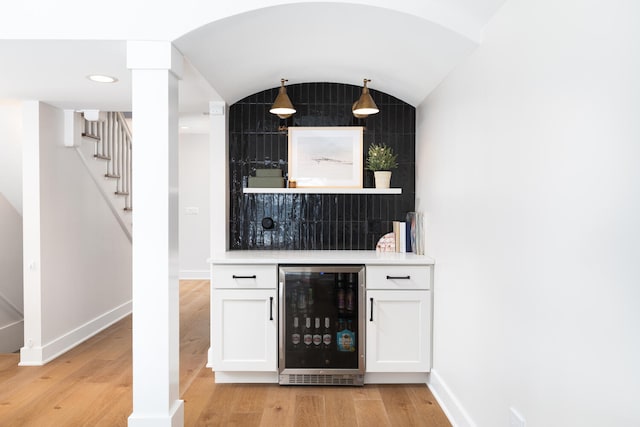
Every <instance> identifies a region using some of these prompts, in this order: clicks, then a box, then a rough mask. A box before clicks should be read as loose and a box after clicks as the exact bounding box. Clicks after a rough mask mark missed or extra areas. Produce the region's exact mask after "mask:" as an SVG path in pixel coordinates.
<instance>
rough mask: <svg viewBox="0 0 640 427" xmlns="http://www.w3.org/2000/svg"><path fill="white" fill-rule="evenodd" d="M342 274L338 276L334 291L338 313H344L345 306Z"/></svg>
mask: <svg viewBox="0 0 640 427" xmlns="http://www.w3.org/2000/svg"><path fill="white" fill-rule="evenodd" d="M343 280H344V274H342V273H339V274H338V290H337V291H336V305H337V306H338V313H340V314H342V313H344V306H345V291H344V281H343Z"/></svg>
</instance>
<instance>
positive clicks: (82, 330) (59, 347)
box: [20, 301, 132, 366]
mask: <svg viewBox="0 0 640 427" xmlns="http://www.w3.org/2000/svg"><path fill="white" fill-rule="evenodd" d="M131 309H132V306H131V301H127V302H125V303H124V304H122V305H120V306H118V307H116V308H114V309H113V310H110V311H108V312H106V313H104V314H102V315H100V316H98V317H96V318H95V319H93V320H90V321H89V322H87V323H85V324H84V325H81V326H79V327H77V328H76V329H74V330H72V331H70V332H67V333H66V334H64V335H61V336H60V337H58V338H56V339H54V340H53V341H50V342H48V343H47V344H45V345H43V346H34V347H26V346H25V347H22V348H21V349H20V366H41V365H44V364H46V363H48V362H50V361H52V360H53V359H55V358H56V357H58V356H60V355H61V354H63V353H66V352H67V351H69V350H71V349H72V348H74V347H75V346H77V345H78V344H80V343H82V342H83V341H86V340H88V339H89V338H91V337H92V336H94V335H95V334H97V333H98V332H101V331H103V330H104V329H106V328H108V327H109V326H111V325H113V324H114V323H116V322H117V321H119V320H120V319H122V318H123V317H125V316H128V315H129V314H131Z"/></svg>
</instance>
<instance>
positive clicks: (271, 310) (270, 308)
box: [269, 297, 273, 320]
mask: <svg viewBox="0 0 640 427" xmlns="http://www.w3.org/2000/svg"><path fill="white" fill-rule="evenodd" d="M269 320H273V297H269Z"/></svg>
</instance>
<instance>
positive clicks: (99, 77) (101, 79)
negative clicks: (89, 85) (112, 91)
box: [87, 74, 118, 83]
mask: <svg viewBox="0 0 640 427" xmlns="http://www.w3.org/2000/svg"><path fill="white" fill-rule="evenodd" d="M87 78H88V79H89V80H91V81H92V82H98V83H115V82H117V81H118V79H116V78H115V77H111V76H105V75H103V74H91V75H89V76H87Z"/></svg>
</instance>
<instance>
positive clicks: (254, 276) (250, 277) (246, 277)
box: [231, 274, 256, 279]
mask: <svg viewBox="0 0 640 427" xmlns="http://www.w3.org/2000/svg"><path fill="white" fill-rule="evenodd" d="M231 277H232V278H234V279H255V278H256V275H255V274H254V275H253V276H236V275H235V274H234V275H233V276H231Z"/></svg>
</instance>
